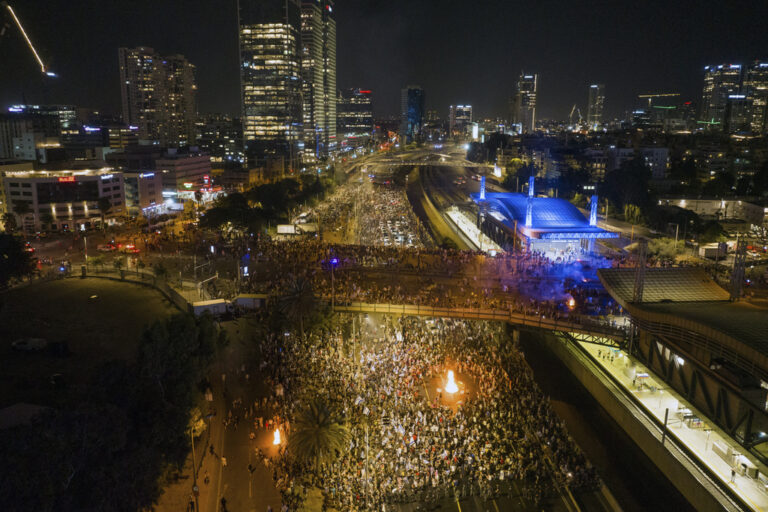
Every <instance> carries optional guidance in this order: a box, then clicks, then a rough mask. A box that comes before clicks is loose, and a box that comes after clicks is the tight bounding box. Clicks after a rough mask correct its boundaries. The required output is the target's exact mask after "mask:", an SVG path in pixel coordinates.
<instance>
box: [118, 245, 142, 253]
mask: <svg viewBox="0 0 768 512" xmlns="http://www.w3.org/2000/svg"><path fill="white" fill-rule="evenodd" d="M120 252H123V253H126V254H138V253H139V252H141V251H140V250H139V249H138V248H137V247H136V246H135V245H133V244H125V245H124V246H122V247H121V248H120Z"/></svg>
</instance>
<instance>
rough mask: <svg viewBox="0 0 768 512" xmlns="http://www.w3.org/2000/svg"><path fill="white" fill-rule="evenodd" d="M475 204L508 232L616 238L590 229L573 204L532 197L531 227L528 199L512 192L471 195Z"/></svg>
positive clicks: (599, 229)
mask: <svg viewBox="0 0 768 512" xmlns="http://www.w3.org/2000/svg"><path fill="white" fill-rule="evenodd" d="M470 197H471V198H472V200H473V201H474V202H475V203H481V202H485V203H487V204H488V207H489V208H490V210H489V213H490V214H491V215H493V216H494V218H496V219H497V220H499V221H500V222H502V223H503V224H504V225H506V226H507V227H509V228H510V229H514V227H515V223H517V228H518V229H519V230H522V231H524V232H525V233H526V234H527V235H529V236H533V237H535V238H568V237H572V238H579V237H583V238H615V237H617V236H618V235H617V234H616V233H611V232H609V231H606V230H604V229H602V228H599V227H597V226H591V225H590V224H589V221H588V220H587V219H586V217H584V215H583V214H582V213H581V212H580V211H579V209H578V208H576V206H575V205H573V204H572V203H570V202H569V201H566V200H565V199H559V198H555V197H532V198H530V200H531V203H532V208H531V225H530V226H526V225H525V220H526V212H527V208H528V199H529V198H528V196H527V195H524V194H519V193H515V192H487V193H486V194H485V199H484V200H481V199H480V194H470Z"/></svg>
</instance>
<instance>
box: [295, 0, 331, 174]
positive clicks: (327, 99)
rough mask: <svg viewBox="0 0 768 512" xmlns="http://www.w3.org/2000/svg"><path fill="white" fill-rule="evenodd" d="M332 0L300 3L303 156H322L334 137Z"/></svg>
mask: <svg viewBox="0 0 768 512" xmlns="http://www.w3.org/2000/svg"><path fill="white" fill-rule="evenodd" d="M334 9H335V6H334V3H333V1H332V0H304V1H303V2H302V4H301V76H302V94H303V123H304V155H305V157H307V159H309V160H313V159H318V158H324V157H327V156H328V153H329V152H331V151H333V150H334V149H335V148H336V147H337V145H338V141H337V140H336V108H337V107H336V13H335V10H334Z"/></svg>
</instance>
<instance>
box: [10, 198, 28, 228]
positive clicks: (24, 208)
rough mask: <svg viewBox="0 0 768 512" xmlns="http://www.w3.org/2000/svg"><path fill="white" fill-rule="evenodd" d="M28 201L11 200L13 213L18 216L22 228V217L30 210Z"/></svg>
mask: <svg viewBox="0 0 768 512" xmlns="http://www.w3.org/2000/svg"><path fill="white" fill-rule="evenodd" d="M29 204H30V202H29V201H14V202H13V213H15V214H16V215H18V216H19V218H20V219H21V226H22V229H23V227H24V217H26V216H27V214H28V213H31V212H32V209H31V208H30V207H29Z"/></svg>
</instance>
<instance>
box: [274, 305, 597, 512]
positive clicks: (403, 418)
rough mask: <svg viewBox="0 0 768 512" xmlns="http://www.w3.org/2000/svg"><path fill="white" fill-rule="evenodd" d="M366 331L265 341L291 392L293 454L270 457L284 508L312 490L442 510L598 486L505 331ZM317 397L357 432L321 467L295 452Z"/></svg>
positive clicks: (369, 327) (416, 324)
mask: <svg viewBox="0 0 768 512" xmlns="http://www.w3.org/2000/svg"><path fill="white" fill-rule="evenodd" d="M361 329H362V333H361V335H360V336H356V338H355V342H350V341H351V340H350V339H347V340H345V341H344V342H342V340H341V339H340V338H338V337H331V336H330V335H326V336H325V337H322V336H319V335H313V336H309V337H307V338H306V339H305V340H303V346H302V347H301V349H291V348H289V347H288V346H287V344H285V343H284V339H281V337H280V336H275V337H273V338H271V339H270V340H269V341H268V342H267V343H265V344H264V345H263V347H262V350H263V353H262V357H263V358H265V361H266V362H267V364H266V365H265V366H266V367H267V368H269V369H271V372H272V373H271V375H270V382H271V383H272V384H273V385H274V386H275V388H277V387H279V388H280V390H281V394H280V395H277V394H276V395H275V396H274V399H275V400H277V401H278V403H277V404H276V405H277V410H281V411H285V416H286V417H287V418H288V420H287V421H284V422H283V425H282V427H283V428H284V429H285V431H286V432H287V434H288V444H287V450H282V451H281V452H280V454H279V455H277V456H275V457H274V458H273V459H272V460H271V461H270V462H269V466H270V467H271V468H274V473H273V476H274V478H275V480H276V483H277V485H278V487H279V489H280V490H281V492H282V493H283V496H284V500H285V502H286V503H289V504H290V505H292V506H296V505H298V502H299V501H300V500H301V499H302V493H301V492H300V491H299V489H306V488H307V487H313V486H314V487H319V488H321V489H323V490H324V494H325V496H326V499H327V504H329V505H331V506H333V507H334V508H335V509H337V510H381V509H382V504H384V503H412V502H421V503H424V504H428V505H429V504H432V505H436V504H437V503H439V502H440V501H441V500H443V499H445V498H451V499H455V498H458V499H461V498H462V497H465V496H470V495H472V496H477V497H479V498H481V499H484V500H490V499H491V498H499V497H501V496H505V495H510V494H511V493H514V492H516V491H515V490H514V489H515V487H513V486H512V485H511V484H512V482H516V483H519V484H521V485H520V486H517V488H519V487H522V489H523V491H522V496H521V498H522V499H523V500H525V501H527V502H528V503H530V504H532V505H533V506H534V507H538V506H539V505H540V503H541V501H542V499H544V497H545V496H547V495H552V493H553V491H554V490H555V489H557V488H562V487H564V486H567V487H569V488H570V489H571V490H573V491H575V492H576V491H580V490H589V489H594V488H595V487H596V486H597V485H598V478H597V476H596V473H595V471H594V469H593V468H592V467H591V466H590V464H589V463H588V462H587V460H586V459H585V458H584V456H583V455H582V453H581V452H580V450H579V449H578V447H577V446H576V445H575V443H574V442H573V441H572V440H571V439H570V437H569V436H568V434H567V432H566V430H565V428H564V426H563V425H562V422H561V421H560V420H559V419H558V418H557V417H556V415H555V414H554V413H553V411H552V409H551V407H550V405H549V401H548V399H547V398H546V397H545V396H544V395H543V394H542V393H541V391H540V390H539V389H538V387H537V385H536V384H535V382H534V379H533V375H532V372H531V370H530V368H529V367H528V365H527V363H526V362H525V360H524V357H523V355H522V353H520V352H519V351H518V350H517V349H516V348H515V347H514V346H513V344H512V342H511V340H509V339H508V337H507V335H506V334H505V333H504V332H503V331H502V329H501V328H500V327H498V326H496V327H493V326H492V325H491V324H487V323H484V322H460V321H452V320H437V321H435V322H429V321H425V320H417V319H399V320H397V319H395V320H387V321H386V324H381V325H375V324H373V323H372V322H371V321H363V322H362V326H361ZM361 340H363V342H362V343H361ZM295 342H296V340H293V341H292V343H295ZM449 369H451V370H453V371H455V372H456V376H457V380H458V382H459V387H460V390H459V391H458V392H457V393H455V394H453V395H452V394H450V393H448V392H447V391H446V390H445V389H444V381H445V376H446V372H447V370H449ZM430 390H431V391H430ZM318 396H320V397H322V400H323V401H324V402H325V404H326V405H327V407H328V408H329V409H330V410H332V411H334V412H335V414H336V417H337V419H338V421H339V422H342V423H343V424H345V425H346V426H347V428H348V431H349V433H350V436H349V438H348V439H347V440H346V441H345V446H346V448H345V449H344V450H342V451H341V452H340V453H338V454H337V458H336V460H335V461H333V462H328V463H324V465H323V466H322V467H321V468H320V470H319V472H318V471H317V468H314V467H312V466H311V465H309V464H306V463H302V462H301V460H302V459H301V454H299V453H295V452H293V451H292V445H291V427H290V421H291V419H292V418H295V417H296V415H297V414H299V412H300V410H301V409H302V408H303V407H306V404H307V403H308V402H310V401H312V400H314V399H316V397H318ZM518 499H519V498H518Z"/></svg>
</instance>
